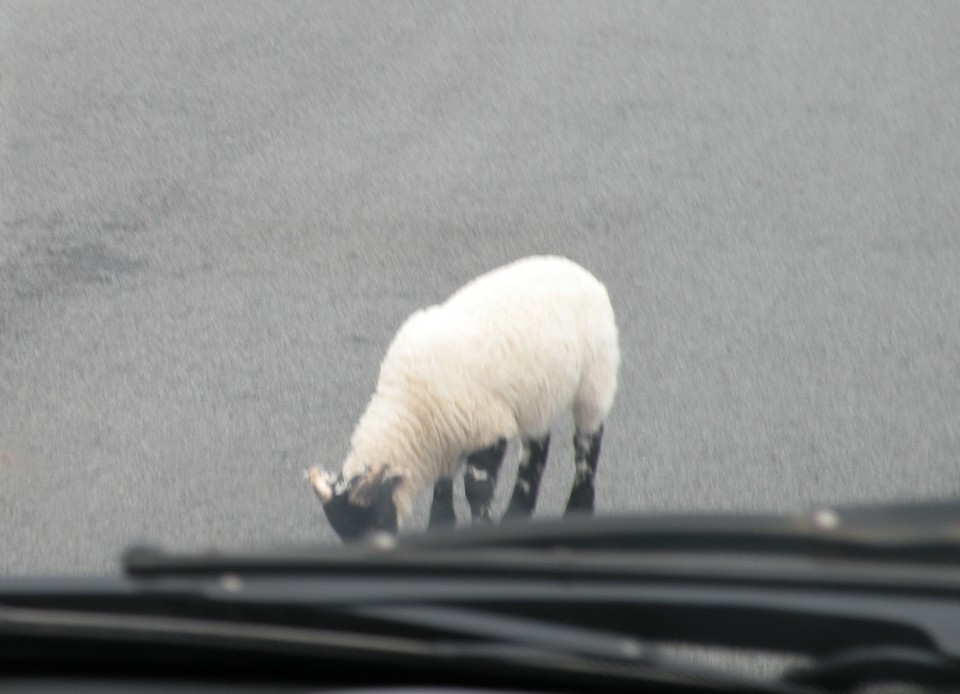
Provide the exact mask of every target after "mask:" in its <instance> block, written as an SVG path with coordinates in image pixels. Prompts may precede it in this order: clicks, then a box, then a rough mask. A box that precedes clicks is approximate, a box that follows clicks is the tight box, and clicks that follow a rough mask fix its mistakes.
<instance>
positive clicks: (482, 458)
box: [463, 439, 507, 524]
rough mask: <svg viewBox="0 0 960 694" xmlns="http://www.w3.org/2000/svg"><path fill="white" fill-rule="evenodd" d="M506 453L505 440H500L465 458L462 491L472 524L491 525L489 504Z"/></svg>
mask: <svg viewBox="0 0 960 694" xmlns="http://www.w3.org/2000/svg"><path fill="white" fill-rule="evenodd" d="M506 451H507V440H506V439H500V440H499V441H497V443H496V444H494V445H493V446H491V447H490V448H484V449H483V450H480V451H476V452H474V453H471V454H470V455H469V456H467V470H466V472H464V473H463V491H464V494H465V495H466V497H467V501H468V502H469V503H470V513H471V515H472V516H473V522H474V523H484V524H485V523H491V522H492V521H493V519H492V517H491V513H490V503H491V502H492V501H493V492H494V490H495V489H496V488H497V473H499V472H500V464H501V463H502V462H503V454H504V453H506Z"/></svg>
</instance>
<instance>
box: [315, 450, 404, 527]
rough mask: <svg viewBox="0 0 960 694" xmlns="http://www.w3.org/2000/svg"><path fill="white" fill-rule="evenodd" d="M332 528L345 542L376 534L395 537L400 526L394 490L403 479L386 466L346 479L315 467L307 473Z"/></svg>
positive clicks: (341, 475) (367, 470)
mask: <svg viewBox="0 0 960 694" xmlns="http://www.w3.org/2000/svg"><path fill="white" fill-rule="evenodd" d="M307 478H308V479H309V480H310V486H312V487H313V491H314V492H316V494H317V497H318V498H319V499H320V503H322V504H323V510H324V512H325V513H326V515H327V520H328V521H329V522H330V525H331V526H332V527H333V529H334V530H335V531H336V532H337V535H339V536H340V539H341V540H343V541H344V542H349V541H351V540H357V539H360V538H362V537H364V536H365V535H369V534H370V533H373V532H389V533H396V532H397V527H398V525H399V520H398V517H397V507H396V504H395V503H394V500H393V490H394V489H395V488H396V486H397V484H398V483H399V482H400V480H401V479H402V476H401V475H399V474H395V473H391V472H390V471H389V469H388V468H387V467H386V466H384V467H380V468H379V469H377V470H370V469H369V468H367V469H366V470H365V471H364V472H363V473H362V474H359V475H355V476H353V477H351V478H349V479H344V477H343V474H342V473H341V474H340V475H338V476H336V477H334V475H333V473H331V472H327V471H326V470H321V469H319V468H316V467H313V468H310V469H309V470H308V471H307Z"/></svg>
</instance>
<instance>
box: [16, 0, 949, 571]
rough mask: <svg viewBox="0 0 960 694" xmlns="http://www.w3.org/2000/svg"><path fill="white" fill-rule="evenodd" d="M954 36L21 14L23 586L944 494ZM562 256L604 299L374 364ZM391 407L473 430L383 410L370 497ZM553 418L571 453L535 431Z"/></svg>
mask: <svg viewBox="0 0 960 694" xmlns="http://www.w3.org/2000/svg"><path fill="white" fill-rule="evenodd" d="M958 21H960V6H957V5H955V4H952V3H923V4H920V3H884V2H879V3H876V2H873V3H861V2H822V3H764V4H757V3H752V2H733V3H695V4H694V3H681V2H672V3H656V4H651V3H634V2H622V3H618V2H609V3H602V4H599V3H597V4H595V3H578V4H575V3H470V2H461V3H425V2H409V3H407V2H405V3H375V4H366V3H364V4H358V3H346V2H344V3H293V2H291V3H282V4H279V3H267V4H259V3H242V4H219V3H202V4H193V3H179V2H177V3H137V4H130V3H116V2H86V3H83V4H77V3H68V2H50V3H34V2H21V1H19V0H7V1H5V2H0V575H7V576H9V575H34V574H68V575H74V574H104V573H113V572H116V571H118V568H119V558H120V554H121V552H122V551H123V549H124V548H125V547H127V546H129V545H130V544H132V543H137V542H150V543H155V544H159V545H162V546H165V547H171V548H176V549H181V550H198V549H203V548H208V547H220V548H268V547H273V546H276V545H278V544H283V545H288V544H298V543H308V544H314V545H316V544H320V545H335V544H340V541H341V540H340V538H341V536H344V537H346V536H347V535H349V534H350V533H351V532H352V530H351V529H357V528H361V529H362V528H366V527H367V526H366V525H364V524H365V523H380V526H378V527H380V529H384V528H386V529H387V530H390V529H391V528H390V527H389V526H390V523H391V522H394V520H396V519H397V518H399V519H400V522H399V532H400V533H401V534H410V533H417V532H420V531H422V530H423V529H424V528H426V527H427V526H428V524H430V523H431V520H437V521H438V522H443V521H446V522H447V523H448V524H449V521H450V518H451V517H450V515H449V513H450V508H451V505H452V511H453V513H454V514H455V516H456V518H457V519H458V521H457V522H458V523H459V524H460V525H461V526H462V525H468V524H470V523H471V519H472V518H474V517H475V518H478V519H479V521H480V522H484V521H492V522H494V523H496V522H497V521H498V520H499V519H500V517H501V516H502V515H503V514H504V513H505V512H506V511H507V509H508V507H509V505H510V504H511V503H513V500H514V495H515V494H516V493H518V492H516V490H517V489H520V490H521V492H522V493H523V494H529V493H531V492H530V490H531V488H533V492H532V494H533V497H532V498H533V500H534V501H535V509H534V510H533V516H534V518H552V517H558V516H561V515H562V514H563V513H564V511H565V510H566V508H567V507H568V506H570V505H573V506H574V507H576V509H578V510H582V509H588V507H589V506H590V505H592V506H593V508H594V510H595V513H596V514H597V515H599V516H606V515H614V514H640V513H642V514H655V513H660V512H680V511H711V512H718V511H730V512H734V511H737V512H739V511H744V512H763V513H772V512H781V511H801V510H804V509H810V508H820V507H829V506H832V505H835V504H848V503H866V502H878V501H905V500H921V499H926V498H932V497H944V496H951V495H954V494H955V491H956V488H957V481H958V477H957V461H958V460H960V420H958V412H960V388H958V382H960V321H958V318H957V316H958V313H957V307H958V306H960V272H958V268H960V236H958V234H957V221H958V219H960V196H958V191H960V165H958V162H960V137H958V134H960V132H958V129H960V44H958V42H957V41H956V27H957V26H958ZM542 255H547V256H562V257H565V258H568V259H570V260H571V261H573V262H575V263H576V265H577V266H579V267H580V268H582V269H583V270H585V271H586V272H587V273H588V275H581V274H575V272H574V271H573V270H570V272H571V273H573V274H569V275H566V274H562V273H560V270H557V273H558V274H556V275H553V274H551V273H553V272H554V270H553V267H554V266H550V267H546V266H544V267H539V268H538V269H535V270H531V271H528V274H526V275H524V276H523V278H521V279H517V280H516V282H515V283H513V284H511V283H509V282H506V281H504V282H503V283H499V284H495V285H490V286H488V287H487V288H486V289H484V290H483V291H481V292H479V293H478V294H477V295H476V296H474V295H471V296H474V298H473V299H469V300H464V301H462V302H461V303H460V304H458V305H457V306H458V308H457V309H456V310H451V312H449V313H444V314H436V313H427V314H421V319H422V320H421V321H420V322H418V323H416V324H407V325H413V328H411V332H412V333H414V337H418V336H422V335H425V334H427V335H429V336H430V339H429V341H427V342H428V343H429V344H427V342H423V341H420V342H418V341H417V340H416V339H413V338H411V340H409V341H405V342H403V343H402V345H401V347H402V348H398V350H396V352H392V353H391V354H394V355H395V357H396V358H395V359H394V360H393V361H390V362H389V363H390V367H389V368H387V366H386V364H387V361H385V355H386V354H388V349H389V348H390V346H391V344H392V343H393V340H394V337H395V336H396V335H398V330H399V329H400V327H401V325H404V322H405V321H406V319H407V317H408V316H409V315H410V314H411V313H413V312H414V311H416V310H417V309H420V308H424V307H427V306H431V305H436V304H440V303H442V302H444V301H445V300H446V299H447V298H448V297H449V296H451V295H452V294H453V293H454V292H456V291H457V290H458V289H459V288H460V287H462V286H464V285H465V284H467V283H468V282H470V281H471V280H473V279H474V278H476V277H478V276H480V275H482V274H483V273H487V272H489V271H491V270H493V269H494V268H498V267H502V266H504V265H506V264H508V263H513V262H514V261H517V260H520V259H522V258H527V257H529V256H542ZM564 267H566V266H564ZM576 272H579V271H576ZM587 276H592V278H594V279H593V280H587V279H584V277H587ZM550 278H554V279H550ZM578 278H579V279H578ZM581 279H582V280H583V281H582V283H581V282H580V280H581ZM591 282H596V283H598V284H599V286H601V287H603V288H605V290H606V293H607V295H608V296H609V306H612V316H611V317H608V316H607V314H606V313H605V312H606V310H607V308H606V307H607V305H606V304H605V303H603V301H602V300H601V299H600V298H598V297H599V296H600V294H599V293H598V291H599V290H597V291H594V288H595V286H597V285H595V284H592V283H591ZM478 297H479V298H478ZM474 299H475V300H474ZM438 315H439V318H437V316H438ZM476 315H483V316H485V318H484V319H483V320H479V319H478V320H471V319H470V317H471V316H476ZM490 316H495V317H497V318H496V320H495V319H494V318H489V317H490ZM504 316H509V317H511V318H510V320H511V321H512V322H507V320H506V318H503V321H504V322H498V321H500V318H501V317H504ZM613 317H615V330H614V329H613V328H612V327H611V326H612V325H613V323H612V322H610V321H608V320H607V318H610V319H611V321H612V320H613ZM488 319H489V320H488ZM414 328H416V330H414ZM420 328H423V330H420ZM397 339H398V341H399V337H398V338H397ZM398 343H399V342H398ZM425 345H427V346H425ZM466 345H470V346H471V347H469V348H468V347H466ZM473 345H485V346H486V347H484V349H486V350H487V351H484V352H483V353H482V354H483V356H482V358H481V357H480V356H476V357H474V353H473V352H471V351H470V350H471V349H472V346H473ZM428 347H429V348H428ZM614 349H616V350H617V351H618V353H619V358H615V354H614V351H613V350H614ZM491 355H494V356H491ZM571 355H572V356H571ZM382 361H383V362H384V364H385V366H384V370H383V372H381V370H380V369H381V367H380V365H381V362H382ZM570 363H572V364H574V365H575V367H571V368H575V369H580V370H576V371H570V370H569V369H567V366H566V365H568V364H570ZM451 364H453V365H451ZM478 364H479V366H478ZM588 364H589V365H592V366H590V368H588V366H586V365H588ZM565 369H567V370H565ZM587 372H589V373H590V374H593V375H591V376H590V377H589V378H588V377H586V376H583V373H587ZM542 374H548V376H549V377H548V376H542ZM558 374H559V375H558ZM541 376H542V378H541ZM563 379H566V380H563ZM378 382H383V383H386V385H384V386H383V388H384V390H385V391H390V392H396V388H399V389H400V390H401V391H403V392H404V393H408V391H405V390H403V388H405V387H406V386H402V387H401V386H396V384H397V383H401V384H407V385H409V384H410V383H414V382H416V383H418V384H420V386H421V387H423V388H426V389H427V391H428V392H429V393H430V396H429V397H426V396H424V397H426V400H429V401H430V402H431V403H433V404H432V405H431V406H430V407H432V408H433V409H431V410H430V412H433V413H436V412H444V413H448V414H449V413H451V412H453V413H457V414H456V416H451V417H448V419H452V420H455V421H456V422H459V424H458V425H457V426H460V425H462V427H461V428H460V429H457V428H456V426H454V425H449V426H447V425H443V426H441V425H436V426H434V425H433V424H430V425H429V426H428V425H426V424H424V423H423V421H424V420H422V419H417V420H416V422H415V423H414V424H410V421H412V420H410V417H411V416H412V415H410V411H411V410H410V408H409V407H408V408H407V409H402V408H400V409H397V408H392V407H388V406H387V405H383V406H382V407H381V409H376V408H374V407H373V406H372V405H371V409H370V410H369V411H373V410H375V409H376V412H374V414H373V415H371V418H372V419H376V420H377V422H378V423H382V422H384V421H387V422H393V423H394V424H396V423H397V422H400V424H396V426H393V425H391V426H392V428H390V434H389V435H386V434H384V435H383V436H380V435H379V433H378V432H379V429H377V427H375V426H373V425H370V426H368V427H367V429H368V430H369V431H373V430H374V429H377V431H376V432H374V434H370V433H369V431H367V435H365V436H366V437H361V436H359V435H358V437H357V438H356V439H355V443H356V446H355V448H357V449H358V450H359V449H361V448H362V449H363V450H364V451H367V452H368V453H365V454H364V456H366V457H364V456H360V454H359V453H358V454H357V460H358V461H359V462H357V461H354V463H351V464H355V467H354V468H351V469H350V470H349V471H348V474H346V475H344V474H343V472H342V471H343V470H345V469H346V468H345V467H344V466H345V461H348V456H349V454H350V452H351V450H352V446H351V436H352V434H353V432H354V429H355V428H356V427H357V426H358V425H357V423H358V422H359V421H361V419H362V416H363V415H364V413H365V412H368V405H369V404H370V403H372V402H373V394H374V392H375V391H377V388H378ZM567 383H572V384H575V385H570V386H569V388H568V387H567V385H564V384H567ZM505 384H508V385H505ZM514 384H519V385H516V388H514ZM556 384H559V385H556ZM584 384H586V385H584ZM390 388H394V390H393V391H391V390H390ZM481 391H482V392H483V393H485V394H486V395H485V396H484V397H485V398H486V399H483V398H480V396H478V395H477V393H478V392H481ZM614 391H615V396H614V395H613V393H614ZM491 393H492V394H491ZM544 393H552V394H553V396H555V397H554V400H549V399H546V395H544ZM558 393H559V394H558ZM404 397H407V398H408V400H409V399H410V398H413V396H409V395H405V396H404ZM417 397H419V396H417ZM431 398H432V399H431ZM511 398H512V399H511ZM540 398H544V399H540ZM414 399H415V398H414ZM408 400H405V401H404V402H408ZM418 402H419V400H418ZM545 402H549V403H551V404H550V406H549V407H547V405H544V404H543V403H545ZM491 403H493V404H491ZM518 403H519V404H518ZM561 405H563V408H561V407H560V406H561ZM554 406H556V407H557V408H560V409H563V414H562V415H561V416H559V417H557V418H555V420H553V421H552V422H551V427H550V429H549V432H550V437H549V439H547V438H546V431H545V430H544V428H543V426H541V424H542V423H541V422H540V421H539V420H537V419H536V418H535V417H533V415H530V417H528V416H527V413H531V412H535V413H538V416H539V414H543V413H547V414H549V413H551V412H553V410H551V409H550V408H552V407H554ZM378 407H380V406H379V405H378ZM411 407H412V406H411ZM571 411H573V412H574V415H575V416H573V417H572V416H570V414H569V413H570V412H571ZM504 412H506V413H507V414H504ZM374 415H376V416H375V417H374ZM508 415H509V416H508ZM511 417H513V418H512V419H511ZM531 417H533V418H531ZM372 419H371V420H370V421H372ZM481 420H483V421H484V422H487V421H492V422H494V424H490V425H489V426H487V425H484V427H485V428H483V427H480V425H477V427H474V428H471V426H472V423H474V422H479V421H481ZM432 421H433V420H431V422H432ZM445 421H446V420H445ZM465 422H466V423H465ZM504 422H507V423H506V424H504ZM600 427H602V428H600ZM481 429H482V432H483V436H481V435H480V434H477V433H476V432H478V431H481ZM365 431H366V430H365ZM398 431H399V432H400V433H399V434H398V433H397V432H398ZM493 431H497V432H499V434H497V435H496V436H492V435H491V436H487V434H489V432H493ZM600 432H602V434H603V436H602V452H601V448H600V437H599V433H600ZM375 434H376V435H375ZM391 437H392V438H391ZM501 437H502V438H501ZM425 441H430V442H432V443H430V445H429V446H428V444H427V443H424V442H425ZM411 446H413V447H414V448H411ZM416 446H420V448H416ZM430 446H432V448H431V447H430ZM547 449H549V458H547ZM384 451H387V452H386V453H384ZM411 451H412V452H411ZM394 455H396V456H398V458H397V459H399V458H402V459H403V460H404V461H405V464H404V465H402V466H401V465H399V464H394V465H393V467H389V466H388V467H382V465H384V464H387V463H390V462H391V460H396V459H394V458H391V456H394ZM378 456H380V457H378ZM360 458H363V460H360ZM385 458H391V460H388V459H385ZM451 459H452V460H453V461H454V462H453V463H450V464H451V465H454V464H458V463H459V464H461V467H460V468H458V469H457V471H456V474H455V475H453V476H452V477H451V476H450V475H447V477H446V478H444V476H443V475H437V474H434V473H435V472H436V470H434V471H433V472H430V470H431V469H432V468H430V466H431V465H433V466H434V468H436V466H437V465H440V464H441V463H440V462H437V461H443V460H451ZM501 459H502V461H503V462H502V468H501V469H500V470H499V471H500V474H499V478H498V477H497V476H496V471H497V470H496V469H494V467H491V466H492V465H494V463H492V462H491V461H493V460H496V461H499V460H501ZM364 460H365V461H367V462H366V463H364ZM531 460H533V461H538V460H539V461H540V463H541V464H542V465H541V466H544V465H545V467H543V474H542V478H540V477H539V476H538V477H537V478H536V479H535V480H534V479H533V478H531V477H524V476H523V475H521V476H520V478H519V479H518V477H517V470H518V461H521V462H523V463H525V464H527V465H528V468H529V465H530V461H531ZM370 461H373V462H372V463H371V462H370ZM544 461H546V462H544ZM464 463H466V466H465V468H464V467H463V464H464ZM444 464H446V463H444ZM496 464H497V465H499V462H497V463H496ZM314 466H318V467H317V469H316V471H315V472H314V473H313V475H314V477H313V478H312V479H310V480H308V479H305V478H304V471H305V470H306V469H310V468H313V467H314ZM520 468H521V469H523V465H520ZM464 469H466V470H467V472H468V479H467V480H466V481H464V477H463V470H464ZM531 469H532V468H531ZM358 470H359V471H360V472H362V473H363V474H360V473H357V471H358ZM471 471H472V472H471ZM327 473H329V475H327ZM353 473H357V474H358V475H359V476H351V475H352V474H353ZM428 473H429V474H428ZM364 475H365V476H364ZM431 475H433V476H432V477H431ZM588 478H589V479H588ZM438 479H439V480H440V481H441V482H442V481H443V479H448V480H449V482H450V485H451V486H450V487H449V488H447V487H445V486H444V484H438V485H437V486H434V483H435V482H436V481H437V480H438ZM585 480H586V481H589V483H590V485H594V484H595V487H593V486H591V487H590V490H589V491H590V494H593V493H594V492H595V498H594V497H593V496H590V498H589V499H587V492H586V491H584V490H585V489H586V487H582V488H581V491H579V492H578V491H577V485H578V484H586V482H585ZM594 480H595V481H594ZM494 482H495V484H493V483H494ZM485 485H487V486H485ZM490 485H492V491H491V490H490V489H488V486H490ZM311 486H312V487H313V488H312V489H311ZM384 490H386V491H384ZM395 490H408V491H409V490H412V491H410V493H409V494H407V495H406V496H403V498H401V497H400V496H395V495H393V494H394V491H395ZM537 491H538V492H539V496H537ZM324 494H329V498H330V499H341V498H346V497H345V496H344V495H346V496H347V497H349V498H348V499H347V502H349V503H347V502H344V503H346V504H347V505H345V506H343V509H345V510H340V511H331V510H330V509H334V508H335V505H336V503H338V502H337V501H332V500H330V501H329V504H330V505H329V506H326V507H325V506H324V505H323V504H322V503H321V501H322V500H323V499H322V498H321V499H318V496H321V497H323V495H324ZM486 495H488V496H486ZM521 496H522V495H521ZM468 497H469V498H468ZM525 498H527V497H524V498H519V497H517V499H518V500H517V501H516V503H518V504H520V503H521V502H524V499H525ZM435 499H439V502H438V503H437V504H436V506H435V507H434V508H435V509H436V510H435V511H433V512H432V511H431V508H432V505H431V502H432V501H434V500H435ZM358 500H359V502H358ZM358 503H359V506H360V507H361V510H362V511H363V513H360V512H359V511H357V510H356V507H357V505H358ZM404 503H408V504H409V508H407V509H404V508H402V506H403V504H404ZM349 504H353V506H350V505H349ZM530 505H532V502H531V504H530ZM370 509H373V511H370ZM384 509H386V510H384ZM325 510H326V512H325ZM367 511H370V514H373V515H369V514H368V515H364V514H366V513H367ZM374 511H375V513H374ZM334 513H340V514H341V515H340V516H336V518H338V519H339V520H335V516H334ZM405 513H406V515H404V514H405ZM378 514H379V515H378ZM391 514H393V515H391ZM520 515H523V514H522V513H521V514H520ZM432 516H435V518H432ZM825 518H827V519H828V520H829V518H830V517H829V516H825ZM391 519H394V520H391ZM335 523H339V524H340V525H339V526H336V527H335Z"/></svg>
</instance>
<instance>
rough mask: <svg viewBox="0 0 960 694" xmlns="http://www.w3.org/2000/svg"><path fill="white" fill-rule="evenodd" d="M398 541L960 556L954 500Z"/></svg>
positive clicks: (524, 526) (506, 528)
mask: <svg viewBox="0 0 960 694" xmlns="http://www.w3.org/2000/svg"><path fill="white" fill-rule="evenodd" d="M398 544H399V546H401V547H408V548H411V549H414V548H415V549H418V550H449V549H451V548H456V547H466V546H469V547H473V548H476V547H497V548H501V549H507V548H515V549H564V550H585V551H600V550H604V551H606V550H609V551H619V552H629V551H652V550H669V551H673V552H677V551H691V552H702V551H707V552H754V553H775V554H799V555H807V556H823V557H828V558H850V559H898V560H909V561H919V562H925V563H958V562H960V499H950V500H938V501H928V502H918V503H910V504H878V505H863V506H841V507H837V508H829V507H822V508H817V509H813V510H811V511H810V512H807V513H799V514H784V515H780V514H732V513H689V514H656V515H631V516H599V517H595V518H585V519H584V518H577V517H572V518H570V517H565V518H558V519H544V520H541V519H537V520H534V521H532V522H526V523H510V524H504V525H500V526H480V527H471V528H464V529H461V530H456V531H450V530H448V531H441V532H434V533H428V534H423V535H410V536H408V537H404V538H401V539H400V540H399V543H398Z"/></svg>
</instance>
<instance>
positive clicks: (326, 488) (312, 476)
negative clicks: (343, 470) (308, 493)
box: [307, 466, 336, 505]
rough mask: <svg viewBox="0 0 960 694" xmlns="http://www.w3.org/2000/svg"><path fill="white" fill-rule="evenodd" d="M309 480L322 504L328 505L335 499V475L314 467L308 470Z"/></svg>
mask: <svg viewBox="0 0 960 694" xmlns="http://www.w3.org/2000/svg"><path fill="white" fill-rule="evenodd" d="M307 479H308V480H310V486H311V487H313V491H314V492H316V494H317V497H318V498H319V499H320V503H321V504H324V505H326V504H327V503H328V502H329V501H330V499H332V498H333V485H334V483H335V482H336V479H335V478H334V476H333V473H331V472H327V471H326V470H321V469H320V468H318V467H316V466H314V467H312V468H310V469H309V470H307Z"/></svg>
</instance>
